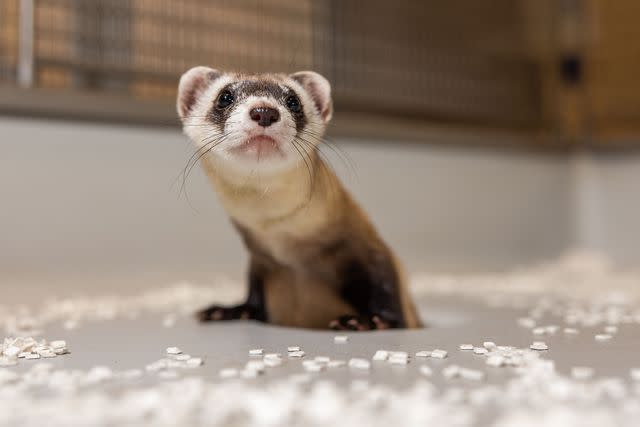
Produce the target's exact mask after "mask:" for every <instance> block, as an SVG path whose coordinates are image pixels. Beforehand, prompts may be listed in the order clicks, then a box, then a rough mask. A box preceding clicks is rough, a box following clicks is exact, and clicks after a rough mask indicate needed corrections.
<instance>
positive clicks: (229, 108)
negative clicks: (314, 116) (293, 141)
mask: <svg viewBox="0 0 640 427" xmlns="http://www.w3.org/2000/svg"><path fill="white" fill-rule="evenodd" d="M249 96H257V97H260V96H265V97H270V98H273V99H275V100H276V101H277V102H278V103H280V104H281V105H282V106H284V107H285V108H286V109H287V110H288V111H289V113H290V114H291V116H292V117H293V120H294V121H295V124H296V132H298V133H300V132H301V131H302V130H303V129H304V127H305V126H306V125H307V118H306V116H305V113H304V108H303V106H302V103H301V102H300V98H299V97H298V95H297V94H296V93H295V91H294V90H293V89H291V88H288V87H285V88H283V87H282V86H280V85H279V84H278V83H276V82H272V81H268V80H265V81H263V80H243V81H240V82H235V83H230V84H228V85H227V86H225V87H224V88H222V89H221V90H220V92H219V94H218V96H217V97H216V99H215V100H214V102H213V103H212V104H213V105H212V106H211V109H210V110H209V114H208V120H209V121H210V122H211V123H213V124H214V125H216V126H217V127H218V128H219V129H220V131H221V132H224V127H225V124H226V123H227V121H228V119H229V117H230V116H231V113H232V112H233V110H234V109H235V108H236V107H237V106H238V105H239V104H241V103H242V102H243V101H244V100H245V99H246V98H248V97H249Z"/></svg>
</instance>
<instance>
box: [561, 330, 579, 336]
mask: <svg viewBox="0 0 640 427" xmlns="http://www.w3.org/2000/svg"><path fill="white" fill-rule="evenodd" d="M564 333H565V334H568V335H575V334H577V333H578V330H577V329H576V328H564Z"/></svg>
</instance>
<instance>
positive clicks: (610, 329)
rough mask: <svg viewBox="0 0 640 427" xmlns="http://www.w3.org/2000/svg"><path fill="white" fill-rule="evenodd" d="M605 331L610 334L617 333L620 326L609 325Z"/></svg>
mask: <svg viewBox="0 0 640 427" xmlns="http://www.w3.org/2000/svg"><path fill="white" fill-rule="evenodd" d="M604 331H605V332H606V333H608V334H615V333H617V332H618V327H617V326H615V325H609V326H607V327H605V328H604Z"/></svg>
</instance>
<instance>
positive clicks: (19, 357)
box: [18, 351, 31, 359]
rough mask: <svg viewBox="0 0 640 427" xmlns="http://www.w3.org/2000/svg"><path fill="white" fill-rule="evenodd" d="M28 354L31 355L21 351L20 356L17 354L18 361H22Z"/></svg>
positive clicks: (28, 352)
mask: <svg viewBox="0 0 640 427" xmlns="http://www.w3.org/2000/svg"><path fill="white" fill-rule="evenodd" d="M29 354H31V352H30V351H23V352H21V353H20V354H18V359H24V358H25V357H27V356H28V355H29Z"/></svg>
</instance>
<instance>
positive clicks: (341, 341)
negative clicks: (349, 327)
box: [333, 335, 349, 344]
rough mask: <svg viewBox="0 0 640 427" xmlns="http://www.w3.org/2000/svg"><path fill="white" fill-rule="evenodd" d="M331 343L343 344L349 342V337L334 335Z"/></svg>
mask: <svg viewBox="0 0 640 427" xmlns="http://www.w3.org/2000/svg"><path fill="white" fill-rule="evenodd" d="M333 342H335V343H336V344H344V343H347V342H349V337H348V336H347V335H336V336H335V337H333Z"/></svg>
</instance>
